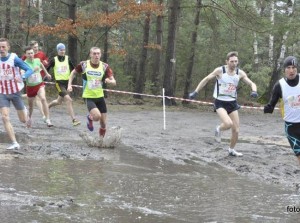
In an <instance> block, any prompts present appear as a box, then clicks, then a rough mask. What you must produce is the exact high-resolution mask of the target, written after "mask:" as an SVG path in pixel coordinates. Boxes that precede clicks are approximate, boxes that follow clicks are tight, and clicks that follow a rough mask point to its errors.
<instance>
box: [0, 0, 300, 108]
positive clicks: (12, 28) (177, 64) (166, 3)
mask: <svg viewBox="0 0 300 223" xmlns="http://www.w3.org/2000/svg"><path fill="white" fill-rule="evenodd" d="M299 2H300V0H285V1H275V0H268V1H267V0H238V1H237V0H102V1H99V0H76V1H74V0H20V1H10V0H0V5H1V8H0V11H1V14H0V31H1V36H2V37H6V38H8V39H10V41H11V42H12V51H14V52H16V53H18V54H22V53H23V52H22V50H23V48H24V46H26V45H27V44H28V43H29V41H31V40H33V39H34V40H38V41H39V42H40V45H42V47H43V50H44V51H45V52H46V53H47V55H49V56H54V55H55V53H56V52H55V51H56V50H55V46H56V44H57V43H59V42H64V43H65V44H66V45H67V46H68V48H67V54H68V55H69V56H70V57H71V58H72V61H73V62H74V63H78V62H79V61H81V60H85V59H87V58H88V52H89V49H90V47H92V46H99V47H101V49H102V60H103V61H104V62H107V63H109V64H110V66H111V67H112V68H113V70H114V73H115V76H116V79H117V80H118V89H120V90H126V91H134V92H136V93H151V94H161V89H162V88H164V89H165V94H166V95H167V96H176V97H183V98H187V96H188V92H190V91H191V90H193V89H194V88H195V86H196V85H197V84H198V82H199V81H200V80H201V79H202V78H203V77H204V76H206V75H207V74H208V73H210V72H211V71H212V70H213V69H214V68H215V67H216V66H219V65H222V64H224V61H225V55H226V54H227V53H228V52H229V51H238V52H239V59H240V67H241V69H243V70H245V71H246V72H247V74H248V75H249V76H250V78H251V79H252V80H253V81H254V82H255V83H257V85H258V93H259V95H261V97H260V99H259V100H260V102H262V103H265V102H266V100H267V99H268V98H269V96H270V93H271V90H272V87H273V85H274V83H275V82H276V81H277V80H278V79H279V78H280V77H281V74H282V69H281V64H282V61H283V59H284V57H286V56H288V55H294V56H298V54H299V47H298V41H299V40H298V38H299V37H298V36H299V35H298V34H297V31H298V24H299V18H300V17H299V15H298V14H299V6H298V3H299ZM78 81H80V80H78ZM213 84H214V83H210V84H208V85H207V86H206V88H205V90H204V91H203V92H200V98H201V99H203V100H210V99H211V98H212V89H213V87H212V85H213ZM243 87H245V88H246V86H244V85H241V88H243ZM247 92H248V91H240V93H239V95H240V98H241V99H240V100H247V98H248V93H247ZM134 97H136V98H141V96H139V95H135V96H134ZM167 104H168V105H174V104H176V103H175V101H173V100H167Z"/></svg>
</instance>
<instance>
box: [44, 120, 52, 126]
mask: <svg viewBox="0 0 300 223" xmlns="http://www.w3.org/2000/svg"><path fill="white" fill-rule="evenodd" d="M46 123H47V126H48V127H52V126H53V124H52V123H51V121H50V119H47V120H46Z"/></svg>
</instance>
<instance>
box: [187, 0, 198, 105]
mask: <svg viewBox="0 0 300 223" xmlns="http://www.w3.org/2000/svg"><path fill="white" fill-rule="evenodd" d="M201 6H202V0H197V7H196V16H195V20H194V31H193V32H192V40H191V49H190V57H189V61H188V67H187V73H186V78H185V85H184V92H183V98H188V94H189V89H190V86H191V77H192V72H193V67H194V58H195V51H196V42H197V33H198V27H199V23H200V10H201ZM182 104H187V102H186V101H183V102H182Z"/></svg>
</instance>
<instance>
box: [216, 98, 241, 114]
mask: <svg viewBox="0 0 300 223" xmlns="http://www.w3.org/2000/svg"><path fill="white" fill-rule="evenodd" d="M219 108H224V109H225V110H226V111H227V113H228V114H230V113H231V112H233V111H236V110H238V109H240V108H241V106H239V105H238V103H237V101H236V100H234V101H221V100H218V99H216V100H215V103H214V110H215V111H216V110H217V109H219Z"/></svg>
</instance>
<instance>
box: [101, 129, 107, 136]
mask: <svg viewBox="0 0 300 223" xmlns="http://www.w3.org/2000/svg"><path fill="white" fill-rule="evenodd" d="M105 133H106V129H105V128H100V129H99V136H100V137H104V136H105Z"/></svg>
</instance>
